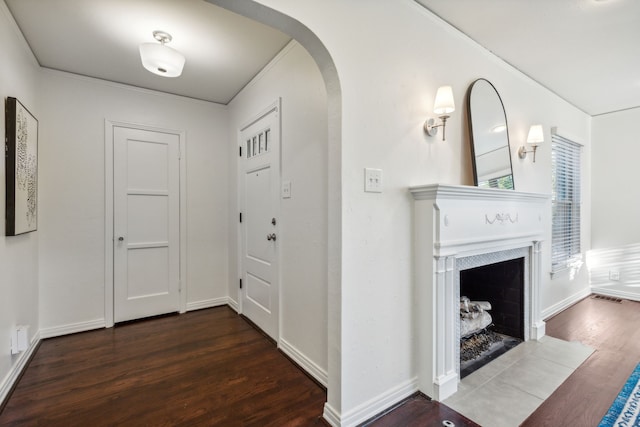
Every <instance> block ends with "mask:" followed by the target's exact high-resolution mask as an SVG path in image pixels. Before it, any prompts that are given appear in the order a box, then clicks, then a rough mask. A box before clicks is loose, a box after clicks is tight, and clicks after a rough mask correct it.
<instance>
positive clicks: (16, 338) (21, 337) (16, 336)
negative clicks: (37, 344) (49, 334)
mask: <svg viewBox="0 0 640 427" xmlns="http://www.w3.org/2000/svg"><path fill="white" fill-rule="evenodd" d="M28 348H29V326H28V325H18V326H16V327H15V328H14V329H13V330H12V331H11V354H18V353H22V352H23V351H25V350H26V349H28Z"/></svg>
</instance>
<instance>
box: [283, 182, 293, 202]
mask: <svg viewBox="0 0 640 427" xmlns="http://www.w3.org/2000/svg"><path fill="white" fill-rule="evenodd" d="M282 198H283V199H290V198H291V181H282Z"/></svg>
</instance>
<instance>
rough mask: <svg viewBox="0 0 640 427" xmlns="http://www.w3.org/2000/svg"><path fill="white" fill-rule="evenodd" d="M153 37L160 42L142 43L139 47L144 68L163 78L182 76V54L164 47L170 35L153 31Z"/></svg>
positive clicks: (169, 39)
mask: <svg viewBox="0 0 640 427" xmlns="http://www.w3.org/2000/svg"><path fill="white" fill-rule="evenodd" d="M153 37H154V38H155V39H156V40H158V41H159V42H160V44H158V43H142V44H141V45H140V59H141V60H142V65H143V66H144V68H146V69H147V70H149V71H150V72H152V73H153V74H157V75H159V76H163V77H178V76H179V75H180V74H182V69H183V67H184V63H185V57H184V55H183V54H181V53H180V52H178V51H177V50H175V49H172V48H170V47H169V46H166V43H169V42H170V41H171V35H170V34H168V33H165V32H163V31H154V32H153Z"/></svg>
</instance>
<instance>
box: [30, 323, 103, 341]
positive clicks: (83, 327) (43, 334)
mask: <svg viewBox="0 0 640 427" xmlns="http://www.w3.org/2000/svg"><path fill="white" fill-rule="evenodd" d="M104 327H106V322H105V319H96V320H89V321H88V322H78V323H70V324H68V325H61V326H54V327H52V328H44V329H40V338H42V339H45V338H54V337H59V336H62V335H69V334H75V333H78V332H86V331H91V330H93V329H101V328H104Z"/></svg>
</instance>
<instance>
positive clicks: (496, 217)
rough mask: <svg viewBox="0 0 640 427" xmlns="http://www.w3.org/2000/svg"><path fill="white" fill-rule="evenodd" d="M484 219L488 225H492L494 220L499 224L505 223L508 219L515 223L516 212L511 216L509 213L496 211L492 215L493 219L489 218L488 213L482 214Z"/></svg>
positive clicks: (516, 218)
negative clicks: (514, 215) (513, 216)
mask: <svg viewBox="0 0 640 427" xmlns="http://www.w3.org/2000/svg"><path fill="white" fill-rule="evenodd" d="M484 221H485V223H486V224H489V225H493V224H495V223H496V222H499V223H500V224H505V223H506V222H507V221H509V222H510V223H511V224H515V223H516V222H518V214H516V217H515V218H511V214H508V213H506V214H505V213H502V214H500V213H497V214H495V215H494V216H493V219H489V215H488V214H484Z"/></svg>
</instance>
